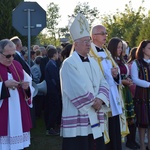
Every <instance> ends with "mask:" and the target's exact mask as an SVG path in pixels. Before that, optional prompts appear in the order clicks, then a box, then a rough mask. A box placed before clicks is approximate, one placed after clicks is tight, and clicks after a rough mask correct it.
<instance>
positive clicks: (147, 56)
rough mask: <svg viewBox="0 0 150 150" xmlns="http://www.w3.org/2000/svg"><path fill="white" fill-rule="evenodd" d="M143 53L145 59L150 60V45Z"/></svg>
mask: <svg viewBox="0 0 150 150" xmlns="http://www.w3.org/2000/svg"><path fill="white" fill-rule="evenodd" d="M143 52H144V58H145V59H150V43H148V44H147V45H146V47H145V48H143Z"/></svg>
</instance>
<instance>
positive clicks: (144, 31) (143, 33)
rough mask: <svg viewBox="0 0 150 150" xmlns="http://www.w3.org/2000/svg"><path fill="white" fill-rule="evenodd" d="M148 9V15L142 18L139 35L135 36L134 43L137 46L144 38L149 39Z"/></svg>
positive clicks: (149, 18)
mask: <svg viewBox="0 0 150 150" xmlns="http://www.w3.org/2000/svg"><path fill="white" fill-rule="evenodd" d="M149 32H150V11H149V12H148V15H147V16H146V17H145V18H144V19H143V25H142V26H141V28H140V30H139V36H138V37H137V41H136V45H137V46H138V45H139V43H140V42H141V41H143V40H145V39H150V34H149Z"/></svg>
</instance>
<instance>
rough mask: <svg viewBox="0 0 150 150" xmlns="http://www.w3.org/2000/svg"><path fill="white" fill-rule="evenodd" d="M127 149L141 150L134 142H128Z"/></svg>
mask: <svg viewBox="0 0 150 150" xmlns="http://www.w3.org/2000/svg"><path fill="white" fill-rule="evenodd" d="M126 147H127V148H130V149H133V150H136V149H139V148H138V147H137V146H136V145H135V144H134V143H132V142H127V143H126Z"/></svg>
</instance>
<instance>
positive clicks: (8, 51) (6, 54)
mask: <svg viewBox="0 0 150 150" xmlns="http://www.w3.org/2000/svg"><path fill="white" fill-rule="evenodd" d="M15 50H16V47H15V45H14V44H11V46H10V45H9V43H8V44H7V45H6V46H5V48H4V51H3V52H2V53H0V63H2V64H3V65H5V66H10V65H11V63H12V61H13V60H14V55H15Z"/></svg>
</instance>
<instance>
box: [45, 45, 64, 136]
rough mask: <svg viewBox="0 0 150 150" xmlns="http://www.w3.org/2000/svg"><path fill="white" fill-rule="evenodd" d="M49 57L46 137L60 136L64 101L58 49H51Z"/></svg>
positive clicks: (47, 67)
mask: <svg viewBox="0 0 150 150" xmlns="http://www.w3.org/2000/svg"><path fill="white" fill-rule="evenodd" d="M47 56H48V58H49V61H48V63H47V64H46V67H45V81H46V84H47V95H46V99H45V107H44V116H45V125H46V135H59V132H58V131H57V129H59V128H60V121H61V110H62V108H61V107H62V101H61V90H60V77H59V67H58V66H57V64H56V60H57V59H58V51H57V49H56V48H54V47H50V48H49V49H48V51H47Z"/></svg>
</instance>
